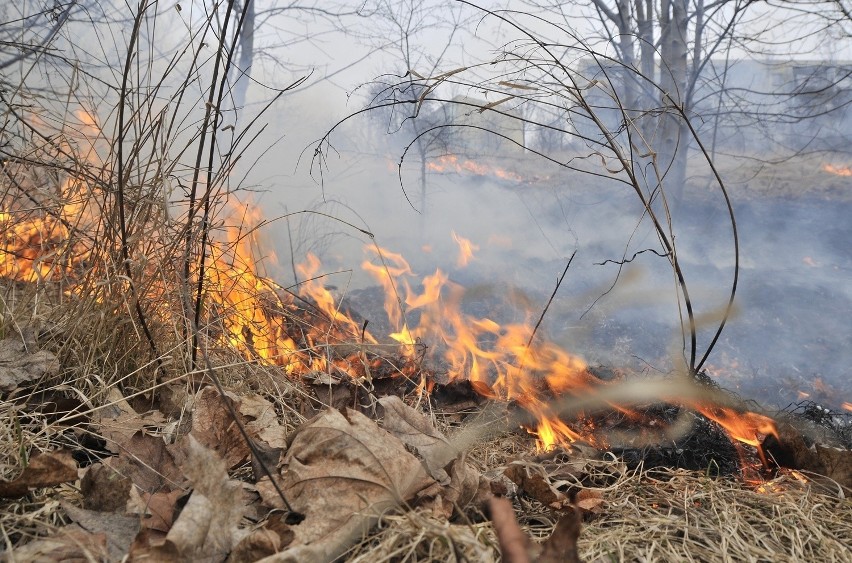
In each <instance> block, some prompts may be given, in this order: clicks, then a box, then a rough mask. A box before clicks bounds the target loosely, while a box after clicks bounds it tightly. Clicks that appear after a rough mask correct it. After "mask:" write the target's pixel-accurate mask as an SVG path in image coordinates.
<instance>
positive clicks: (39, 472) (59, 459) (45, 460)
mask: <svg viewBox="0 0 852 563" xmlns="http://www.w3.org/2000/svg"><path fill="white" fill-rule="evenodd" d="M77 477H78V475H77V462H75V461H74V458H73V457H72V456H71V452H69V451H66V450H56V451H52V452H44V453H40V454H38V455H34V456H33V457H31V458H30V461H29V464H27V467H26V468H25V469H24V471H23V472H22V473H21V474H20V475H19V476H18V478H17V479H13V480H12V481H8V482H5V483H0V498H18V497H22V496H24V495H25V494H27V493H28V492H29V491H30V490H32V489H37V488H40V487H53V486H55V485H59V484H61V483H68V482H71V481H76V480H77Z"/></svg>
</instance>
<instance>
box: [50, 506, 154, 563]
mask: <svg viewBox="0 0 852 563" xmlns="http://www.w3.org/2000/svg"><path fill="white" fill-rule="evenodd" d="M62 508H63V509H64V510H65V513H66V514H67V515H68V516H69V518H71V520H73V521H74V522H76V523H77V525H79V526H80V527H81V528H83V529H84V530H86V531H87V532H89V533H91V534H94V535H98V534H103V535H105V536H106V540H107V543H106V547H107V551H108V552H109V560H110V561H121V558H122V557H124V556H125V555H126V554H127V552H128V550H129V549H130V544H131V543H132V542H133V538H134V537H136V534H137V533H138V532H139V518H138V517H136V516H127V515H124V514H115V513H110V512H98V511H95V510H86V509H84V508H79V507H77V506H74V505H72V504H69V503H66V502H63V503H62Z"/></svg>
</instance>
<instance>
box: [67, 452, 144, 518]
mask: <svg viewBox="0 0 852 563" xmlns="http://www.w3.org/2000/svg"><path fill="white" fill-rule="evenodd" d="M132 486H133V482H132V481H131V480H130V478H129V477H126V476H124V475H122V474H121V473H119V472H118V471H116V470H115V469H113V468H112V467H109V466H107V465H103V464H100V463H96V464H94V465H91V466H89V468H88V469H87V470H86V473H85V474H84V475H83V478H82V479H81V480H80V493H81V494H82V495H83V508H86V509H88V510H99V511H101V512H124V510H125V509H126V508H127V501H128V500H129V499H130V490H131V488H132Z"/></svg>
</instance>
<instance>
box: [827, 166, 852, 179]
mask: <svg viewBox="0 0 852 563" xmlns="http://www.w3.org/2000/svg"><path fill="white" fill-rule="evenodd" d="M822 170H823V172H828V173H829V174H834V175H835V176H844V177H849V176H852V168H850V167H848V166H835V165H833V164H823V165H822Z"/></svg>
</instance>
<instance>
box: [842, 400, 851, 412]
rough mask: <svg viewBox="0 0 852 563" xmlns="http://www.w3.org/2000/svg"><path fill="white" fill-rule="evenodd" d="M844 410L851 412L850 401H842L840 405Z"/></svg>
mask: <svg viewBox="0 0 852 563" xmlns="http://www.w3.org/2000/svg"><path fill="white" fill-rule="evenodd" d="M841 406H842V407H843V408H844V409H845V410H847V411H849V412H852V403H849V402H846V401H844V402H843V404H842V405H841Z"/></svg>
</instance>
